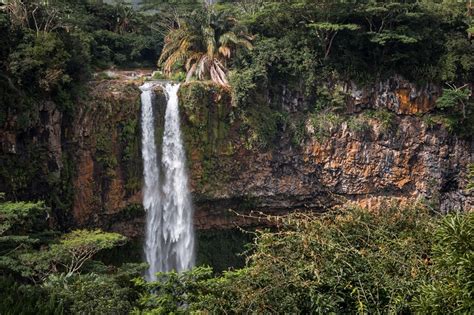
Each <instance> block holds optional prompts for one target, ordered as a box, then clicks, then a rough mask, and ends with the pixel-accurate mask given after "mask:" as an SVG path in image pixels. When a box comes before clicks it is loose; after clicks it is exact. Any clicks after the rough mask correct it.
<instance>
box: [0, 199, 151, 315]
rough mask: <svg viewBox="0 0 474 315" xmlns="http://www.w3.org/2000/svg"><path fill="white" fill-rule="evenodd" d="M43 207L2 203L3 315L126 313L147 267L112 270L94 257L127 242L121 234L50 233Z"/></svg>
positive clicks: (0, 309)
mask: <svg viewBox="0 0 474 315" xmlns="http://www.w3.org/2000/svg"><path fill="white" fill-rule="evenodd" d="M49 212H50V210H49V209H48V208H47V207H45V206H44V203H42V202H38V203H24V202H22V203H12V202H1V203H0V220H1V221H0V222H1V229H0V293H1V296H2V299H1V300H0V313H2V314H53V313H54V314H56V313H57V314H63V313H73V314H79V313H84V312H85V313H88V314H127V313H128V311H129V310H130V309H131V305H132V303H133V301H134V299H136V298H137V294H136V293H135V292H134V291H132V290H131V285H132V282H131V279H132V278H134V277H137V276H139V274H140V272H141V270H142V269H143V267H142V266H132V265H123V266H122V267H121V268H120V269H118V270H115V271H114V270H112V269H110V267H108V266H105V265H104V264H102V263H101V262H100V261H94V260H93V258H94V256H95V255H96V254H97V253H98V252H99V251H102V250H104V249H109V248H112V247H115V246H118V245H121V244H123V243H124V242H125V238H124V237H123V236H121V235H119V234H116V233H106V232H102V231H99V230H95V231H87V230H76V231H72V232H70V233H66V234H63V235H62V236H60V234H59V232H57V231H54V230H52V229H51V225H52V222H51V217H50V216H49V215H48V213H49ZM19 301H21V303H19Z"/></svg>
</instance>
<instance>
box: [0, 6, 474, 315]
mask: <svg viewBox="0 0 474 315" xmlns="http://www.w3.org/2000/svg"><path fill="white" fill-rule="evenodd" d="M101 2H102V1H88V0H50V1H39V0H38V1H20V0H8V1H3V2H2V4H0V130H1V131H2V141H3V140H4V138H5V139H7V138H8V137H10V136H11V135H13V137H14V138H15V141H14V142H15V143H16V144H18V146H17V147H8V143H9V142H8V141H5V145H3V144H4V143H3V142H2V148H1V151H0V162H1V165H0V190H4V191H6V192H7V197H8V200H28V199H29V200H38V199H39V200H45V201H46V202H13V201H5V202H3V194H2V195H0V197H1V199H2V200H1V202H0V296H1V298H0V313H1V314H128V313H136V314H141V313H150V314H167V313H190V312H197V313H238V314H240V313H361V314H362V313H364V314H366V313H435V314H445V313H463V314H464V313H466V314H469V313H473V312H474V304H473V301H474V296H473V292H474V279H473V275H474V254H473V253H474V248H473V244H474V231H473V228H474V215H473V213H472V212H470V213H466V214H459V213H456V214H449V215H447V216H446V217H441V216H439V215H435V214H433V213H431V212H430V211H429V210H427V208H425V207H423V206H421V205H419V206H418V205H417V206H413V207H410V208H400V207H397V206H391V205H388V206H387V205H385V206H382V207H381V209H379V210H378V211H377V212H367V211H364V210H361V209H359V208H343V209H340V210H339V211H334V212H330V213H326V214H323V215H315V214H292V215H289V216H285V217H269V218H266V219H268V220H270V221H271V222H272V223H274V224H275V228H274V229H272V230H262V231H258V232H256V233H255V241H254V244H252V246H251V250H249V251H248V252H247V256H246V264H245V266H243V267H242V268H238V269H234V270H228V271H225V270H224V269H225V267H224V265H225V263H223V260H226V259H229V257H225V256H224V257H222V258H219V257H217V258H216V257H213V258H214V262H215V265H216V266H215V267H216V268H215V269H214V270H213V269H211V268H210V267H204V266H199V267H197V268H195V269H193V270H191V271H189V272H184V273H181V274H178V273H174V272H171V273H167V274H160V276H159V279H160V281H157V282H152V283H146V282H145V281H144V280H143V279H142V278H141V272H142V270H143V268H144V266H142V265H132V264H122V265H121V266H113V265H107V264H106V263H104V262H103V261H106V260H107V259H101V257H100V254H103V255H104V253H107V252H108V253H110V252H112V251H113V250H116V251H120V249H117V246H120V245H123V244H124V242H126V239H125V238H124V237H123V236H121V235H119V234H116V233H109V232H103V231H101V230H70V229H69V227H70V226H71V224H65V221H68V220H70V217H71V215H70V212H69V210H70V209H71V208H72V200H73V185H72V180H73V178H74V176H75V172H76V169H75V167H76V163H75V162H76V161H75V154H74V153H76V151H74V150H73V149H71V147H74V146H75V145H76V143H70V142H69V138H68V136H70V133H71V130H70V128H71V126H70V123H71V122H72V121H74V119H75V118H77V117H78V115H79V114H78V110H77V108H78V104H79V103H80V102H85V100H87V102H91V104H92V102H93V101H96V100H93V99H91V98H90V95H87V91H88V89H87V88H86V87H87V83H88V82H90V81H91V80H95V79H103V77H102V78H101V77H100V76H98V75H97V74H96V72H97V71H99V70H103V69H109V68H129V67H134V68H136V67H154V66H156V65H157V63H158V64H159V66H162V67H163V69H162V70H163V72H164V73H165V74H168V75H171V78H172V79H176V80H179V81H183V80H184V79H188V80H191V79H197V80H204V81H205V80H213V81H215V82H217V83H219V84H220V85H221V86H216V85H215V84H212V83H211V82H199V83H197V84H187V85H185V84H183V86H182V88H181V90H180V98H181V99H182V100H183V101H184V102H182V103H183V104H184V105H183V106H184V109H185V110H184V121H185V124H184V127H183V128H184V129H185V130H184V136H185V141H186V143H187V144H189V145H191V146H192V147H193V148H196V149H195V150H194V151H193V152H190V154H193V155H194V156H195V157H198V159H199V160H200V161H202V162H201V165H199V166H198V167H199V169H200V170H202V172H201V174H200V175H201V181H200V182H199V185H202V186H205V187H204V188H205V189H204V190H212V189H214V190H218V189H219V187H217V185H218V184H219V183H223V182H229V181H231V180H232V178H233V177H232V176H229V174H227V173H226V172H225V169H226V167H227V166H228V164H230V163H234V162H235V161H233V160H232V154H233V153H234V152H235V150H236V149H237V148H238V149H240V148H242V147H243V148H244V149H246V150H266V149H274V148H275V146H276V145H278V144H279V143H278V141H280V140H282V141H287V140H288V139H280V137H279V135H280V134H283V133H285V132H286V133H289V134H291V135H290V136H289V137H291V145H295V146H300V145H302V144H303V143H304V141H305V137H307V136H311V137H313V138H314V139H316V140H319V141H323V140H325V139H327V138H329V137H330V136H331V135H332V133H333V131H334V130H335V129H336V128H338V127H339V126H340V125H341V124H342V122H344V121H345V122H346V123H347V127H348V129H349V130H351V131H353V132H356V133H366V132H369V131H370V130H369V129H370V125H369V123H368V122H369V121H370V120H377V121H378V122H379V123H380V125H381V126H382V128H383V132H385V133H391V132H395V131H396V128H397V126H396V121H397V120H396V117H394V116H395V114H394V113H393V112H392V111H389V110H388V109H377V110H365V111H363V112H361V113H359V114H357V115H346V113H345V112H346V110H347V108H346V107H347V95H346V92H345V90H344V86H345V84H346V83H348V82H351V83H354V84H357V85H358V86H364V85H371V86H374V85H376V84H380V82H384V81H385V80H387V79H389V78H393V77H394V76H401V77H403V78H405V79H407V80H409V81H411V82H413V83H416V84H417V85H418V86H423V85H425V84H427V83H434V84H436V85H437V86H440V87H441V88H442V94H441V95H440V97H439V98H438V99H437V100H436V108H435V109H433V112H432V113H431V114H428V115H425V117H424V118H423V119H424V121H425V122H426V123H427V124H428V125H430V126H431V125H435V124H438V123H442V124H444V125H445V126H446V127H447V129H448V130H449V131H451V132H456V133H457V134H458V135H461V136H463V137H472V135H473V131H474V130H473V128H474V123H473V117H474V108H473V107H474V106H473V96H472V88H473V86H472V82H474V57H473V56H474V46H473V42H472V35H473V21H472V13H471V15H469V12H466V5H465V3H463V2H462V1H450V0H443V1H429V0H426V1H424V0H420V1H330V0H293V1H279V0H253V1H252V0H228V1H225V0H223V1H218V3H217V4H215V5H212V6H203V3H202V2H203V1H199V0H191V1H187V0H172V1H164V0H163V1H162V0H149V1H145V5H144V6H143V9H145V10H146V11H137V10H134V9H132V7H131V6H129V5H126V4H124V3H122V2H121V1H117V3H116V4H115V5H109V4H103V3H101ZM162 49H163V52H162ZM160 56H161V58H160ZM183 70H185V72H187V77H186V75H185V72H183ZM157 76H158V77H159V76H160V74H157ZM229 90H230V91H229ZM122 92H123V91H122ZM228 92H229V93H228ZM131 94H133V93H131ZM229 95H230V96H229ZM294 100H296V103H297V104H296V105H295V104H294V103H295V102H293V101H294ZM288 104H290V105H288ZM94 106H96V105H94ZM292 106H293V107H292ZM96 107H97V108H95V109H97V110H98V112H99V113H107V114H106V115H104V116H101V115H96V116H101V117H98V118H99V119H104V120H106V121H105V122H103V123H100V124H99V123H97V126H94V128H93V129H94V130H93V131H92V134H91V138H94V139H93V141H92V140H91V141H92V142H93V143H94V150H95V151H94V154H95V155H94V157H93V158H94V170H93V171H94V172H95V174H99V175H101V176H102V178H101V182H99V183H94V185H95V186H94V189H93V190H94V192H95V191H103V189H105V187H107V186H109V185H110V182H111V181H112V180H113V179H117V178H118V175H120V176H121V178H120V179H121V180H122V179H123V180H124V181H125V182H126V184H125V192H124V193H125V194H126V196H127V197H130V196H132V195H133V194H136V193H137V192H138V191H139V189H140V185H141V179H140V178H141V165H140V163H139V162H137V161H139V160H140V156H139V148H140V142H139V138H140V135H139V128H138V126H139V121H138V116H136V115H133V113H135V114H136V113H137V112H138V110H137V109H138V103H136V102H135V103H133V102H130V103H127V104H117V102H114V101H111V102H102V103H101V104H99V105H97V106H96ZM111 108H114V109H115V110H117V111H119V109H121V110H122V112H121V114H123V116H126V117H127V118H126V119H124V118H123V117H121V118H120V121H116V120H114V119H115V118H113V117H111V116H112V114H111V112H112V111H111V110H109V109H111ZM88 109H90V108H88ZM101 110H102V111H101ZM51 113H53V114H54V115H56V117H60V118H59V119H58V124H60V126H59V131H60V133H61V139H60V141H61V143H60V144H59V146H61V148H60V149H61V150H60V151H61V157H60V158H59V159H58V160H55V159H53V158H52V152H50V151H49V150H48V149H49V148H48V147H47V146H48V145H50V144H49V143H47V140H45V139H42V137H38V135H42V133H41V131H42V129H44V128H45V126H46V125H48V127H51V124H53V122H51V121H47V120H48V119H49V115H50V114H51ZM53 114H51V116H52V115H53ZM108 114H110V115H108ZM187 128H188V129H187ZM4 130H5V137H3V131H4ZM158 132H159V131H158ZM111 135H114V136H116V137H117V139H118V146H119V147H120V148H116V147H114V145H113V143H112V142H111V141H110V137H111ZM286 136H288V135H286ZM38 138H39V139H38ZM7 147H8V148H7ZM117 152H119V153H117ZM219 157H221V158H219ZM226 163H227V165H226ZM118 164H123V165H125V167H124V168H123V174H117V173H118V172H117V165H118ZM469 172H470V175H469V180H470V182H469V185H468V188H467V189H469V190H472V189H473V186H474V184H473V181H474V180H473V178H474V170H473V169H472V167H471V169H470V170H469ZM230 175H232V174H230ZM122 177H123V178H122ZM197 188H198V189H202V188H203V187H197ZM94 198H100V196H94ZM247 203H248V204H251V203H252V199H248V200H246V199H245V198H243V200H241V207H243V208H246V207H249V205H248V204H247ZM249 208H251V207H249ZM142 213H143V209H142V207H141V206H140V205H138V204H132V205H129V206H127V207H125V208H124V209H123V211H122V212H120V213H119V214H117V215H116V216H115V217H111V218H110V222H109V223H110V224H112V223H113V222H112V221H113V220H121V221H127V220H130V219H133V218H136V217H137V216H139V215H140V214H142ZM91 220H92V219H91ZM68 223H70V222H68ZM59 229H61V230H59ZM201 237H202V238H206V237H207V238H210V239H212V238H214V239H216V238H219V237H220V236H215V235H211V234H209V235H207V236H206V235H204V236H201ZM240 242H241V240H240V239H231V240H223V239H222V240H221V239H219V242H216V243H214V244H217V245H213V246H215V247H216V248H224V247H227V248H229V247H233V246H237V245H236V244H240ZM109 258H110V257H109ZM238 263H239V264H242V263H243V262H242V261H241V260H239V261H238ZM117 265H118V264H117ZM239 267H241V266H239ZM222 271H223V273H221V272H222Z"/></svg>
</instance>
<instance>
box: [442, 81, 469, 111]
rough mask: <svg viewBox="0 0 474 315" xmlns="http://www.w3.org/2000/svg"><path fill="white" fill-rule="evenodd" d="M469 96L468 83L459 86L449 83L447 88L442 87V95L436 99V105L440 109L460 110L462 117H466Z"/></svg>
mask: <svg viewBox="0 0 474 315" xmlns="http://www.w3.org/2000/svg"><path fill="white" fill-rule="evenodd" d="M470 97H471V91H470V90H469V86H468V84H465V85H463V86H461V87H456V86H455V85H449V89H443V95H442V96H440V97H439V98H438V100H437V101H436V107H437V108H439V109H442V110H447V109H455V110H457V111H460V112H461V114H462V119H466V117H467V109H468V108H467V107H468V105H469V98H470Z"/></svg>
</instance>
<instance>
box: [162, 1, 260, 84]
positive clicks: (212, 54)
mask: <svg viewBox="0 0 474 315" xmlns="http://www.w3.org/2000/svg"><path fill="white" fill-rule="evenodd" d="M176 25H177V27H176V28H175V29H172V30H171V31H170V32H169V33H168V34H167V36H166V37H165V45H164V47H163V51H162V53H161V56H160V59H159V61H158V64H159V65H162V67H163V71H164V72H165V74H167V75H170V74H171V73H172V72H173V71H175V70H176V69H179V68H183V67H184V68H185V70H186V73H187V74H186V81H189V80H190V79H191V78H192V77H193V76H195V77H196V78H197V79H199V80H209V79H210V80H212V81H214V82H215V83H217V84H220V85H223V86H228V84H229V82H228V80H227V72H228V67H229V63H230V62H231V60H232V58H233V57H234V56H235V54H236V52H237V51H238V49H239V48H242V49H252V43H251V40H252V37H251V36H250V35H248V34H247V32H246V30H245V29H244V28H243V27H242V26H241V25H240V24H239V23H238V22H237V20H236V19H235V18H233V17H231V16H229V15H227V14H226V13H223V12H219V13H217V12H215V11H214V10H213V9H212V8H207V9H203V10H196V11H194V12H193V13H192V14H191V15H190V16H189V17H187V18H184V19H181V20H180V21H178V23H176Z"/></svg>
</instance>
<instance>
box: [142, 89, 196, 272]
mask: <svg viewBox="0 0 474 315" xmlns="http://www.w3.org/2000/svg"><path fill="white" fill-rule="evenodd" d="M155 84H156V83H145V84H144V85H143V86H141V90H142V95H141V101H142V117H141V118H142V156H143V173H144V174H143V175H144V188H143V206H144V208H145V210H146V211H147V218H146V233H145V245H144V250H145V256H146V261H147V263H148V264H149V269H148V270H147V273H146V275H145V277H146V279H147V280H148V281H155V280H156V273H157V272H166V271H171V270H175V271H178V272H181V271H184V270H188V269H190V268H192V267H193V266H194V231H193V225H192V215H193V209H192V203H191V196H190V193H189V189H188V175H187V172H186V155H185V151H184V146H183V141H182V137H181V130H180V121H179V108H178V89H179V84H172V83H166V84H164V85H163V86H162V87H163V90H164V92H165V94H166V98H167V105H166V114H165V126H164V132H163V145H162V161H161V163H160V162H159V161H158V155H157V150H156V141H155V125H154V116H153V86H154V85H155ZM160 168H161V169H162V172H161V173H162V174H161V177H160Z"/></svg>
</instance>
